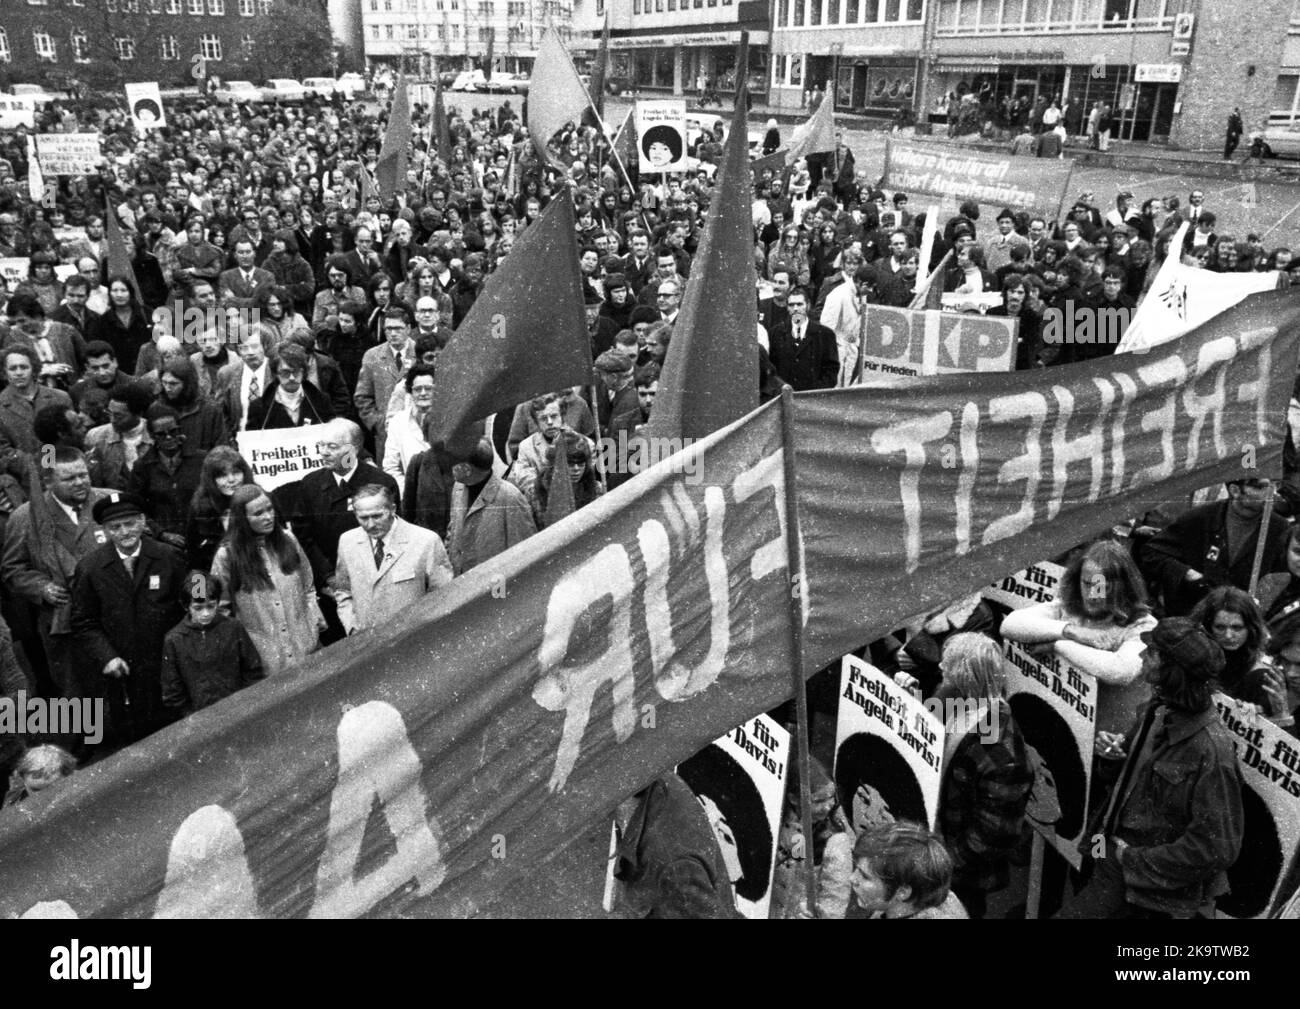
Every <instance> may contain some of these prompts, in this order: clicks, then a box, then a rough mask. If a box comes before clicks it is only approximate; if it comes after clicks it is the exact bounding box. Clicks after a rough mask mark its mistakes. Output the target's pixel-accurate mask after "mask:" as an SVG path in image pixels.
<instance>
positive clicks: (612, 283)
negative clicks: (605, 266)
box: [605, 273, 627, 292]
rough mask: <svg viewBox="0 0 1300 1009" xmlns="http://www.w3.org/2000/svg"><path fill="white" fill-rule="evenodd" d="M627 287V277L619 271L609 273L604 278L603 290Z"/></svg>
mask: <svg viewBox="0 0 1300 1009" xmlns="http://www.w3.org/2000/svg"><path fill="white" fill-rule="evenodd" d="M624 287H627V278H626V277H624V276H623V274H621V273H611V274H609V275H608V276H607V277H606V278H605V290H606V291H607V292H608V291H617V290H620V289H621V288H624Z"/></svg>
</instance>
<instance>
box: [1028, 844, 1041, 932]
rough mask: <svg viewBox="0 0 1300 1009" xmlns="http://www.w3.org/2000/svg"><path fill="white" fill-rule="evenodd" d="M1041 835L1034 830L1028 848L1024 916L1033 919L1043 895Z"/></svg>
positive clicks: (1036, 914) (1035, 916)
mask: <svg viewBox="0 0 1300 1009" xmlns="http://www.w3.org/2000/svg"><path fill="white" fill-rule="evenodd" d="M1044 848H1045V842H1044V841H1043V835H1042V834H1040V833H1039V832H1038V831H1034V839H1033V843H1032V844H1031V846H1030V848H1029V893H1028V894H1027V895H1026V898H1025V918H1026V919H1027V920H1029V921H1033V920H1035V919H1036V918H1037V917H1038V905H1039V903H1040V902H1041V900H1042V896H1043V850H1044Z"/></svg>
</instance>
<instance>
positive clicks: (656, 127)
mask: <svg viewBox="0 0 1300 1009" xmlns="http://www.w3.org/2000/svg"><path fill="white" fill-rule="evenodd" d="M636 135H637V137H638V139H639V141H640V143H639V144H638V145H637V150H638V153H639V157H638V162H637V163H638V166H639V168H640V170H641V171H643V172H684V171H686V103H685V102H684V101H682V100H681V99H680V98H677V99H674V98H652V99H650V100H648V101H639V102H637V103H636Z"/></svg>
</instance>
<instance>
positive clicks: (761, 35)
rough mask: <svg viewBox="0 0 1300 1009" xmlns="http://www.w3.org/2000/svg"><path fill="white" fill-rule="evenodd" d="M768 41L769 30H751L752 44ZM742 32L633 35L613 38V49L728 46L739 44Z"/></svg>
mask: <svg viewBox="0 0 1300 1009" xmlns="http://www.w3.org/2000/svg"><path fill="white" fill-rule="evenodd" d="M766 42H767V32H750V33H749V43H750V45H762V44H766ZM739 43H740V32H739V31H734V32H712V33H709V34H704V35H632V36H628V37H624V38H621V39H616V38H611V39H610V40H609V47H610V48H611V49H667V48H669V47H671V46H726V45H738V44H739Z"/></svg>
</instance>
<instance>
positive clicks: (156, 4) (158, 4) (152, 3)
mask: <svg viewBox="0 0 1300 1009" xmlns="http://www.w3.org/2000/svg"><path fill="white" fill-rule="evenodd" d="M162 12H163V0H149V13H150V14H161V13H162Z"/></svg>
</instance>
